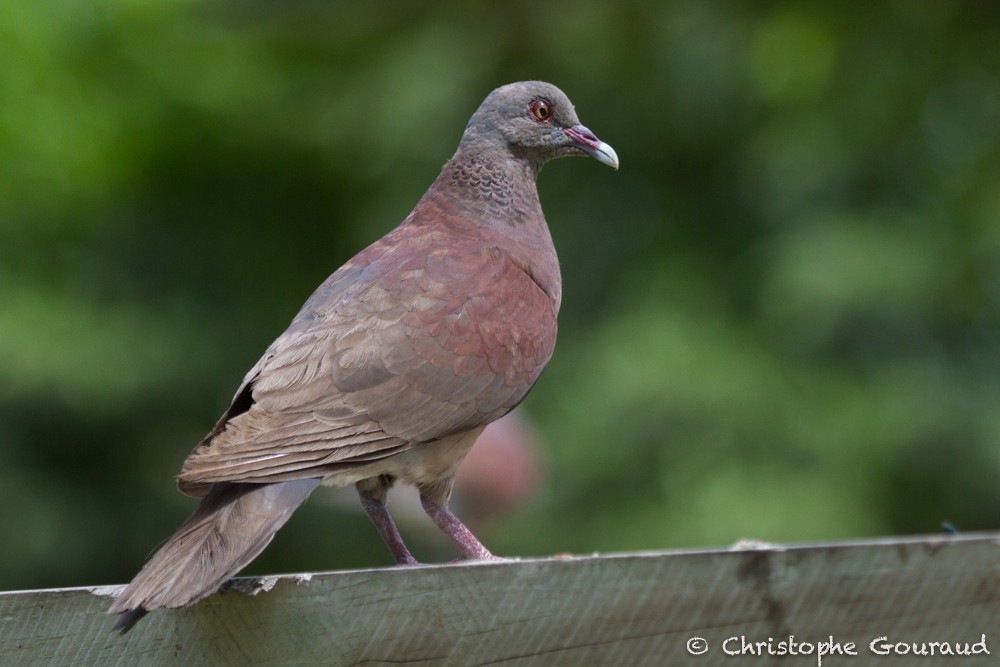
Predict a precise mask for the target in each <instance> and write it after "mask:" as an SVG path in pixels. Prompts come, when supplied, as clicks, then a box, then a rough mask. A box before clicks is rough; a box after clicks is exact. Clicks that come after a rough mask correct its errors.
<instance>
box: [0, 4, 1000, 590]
mask: <svg viewBox="0 0 1000 667" xmlns="http://www.w3.org/2000/svg"><path fill="white" fill-rule="evenodd" d="M526 78H541V79H546V80H550V81H552V82H554V83H556V84H557V85H559V86H560V87H562V88H563V89H564V90H565V91H567V93H568V94H569V95H570V97H571V98H572V99H573V100H574V102H575V103H576V106H577V110H578V111H579V114H580V116H581V118H582V119H583V121H584V123H586V124H587V125H588V126H590V127H591V129H593V130H594V131H595V132H596V133H597V134H598V136H600V137H601V138H602V139H604V140H606V141H608V142H609V143H611V144H612V145H613V146H614V147H615V148H616V149H617V151H618V153H619V155H620V156H621V159H622V169H621V171H620V172H619V173H617V174H615V173H613V172H611V171H610V170H608V169H606V168H604V167H601V166H599V165H597V164H596V163H593V162H587V161H584V160H572V161H569V160H567V161H561V162H558V163H556V164H553V165H550V166H549V167H548V168H547V169H546V170H545V172H544V173H543V174H542V176H541V180H540V190H541V194H542V200H543V205H544V206H545V208H546V212H547V216H548V219H549V222H550V225H551V227H552V230H553V235H554V237H555V239H556V243H557V246H558V248H559V250H560V254H561V258H562V264H563V272H564V282H565V285H566V294H565V299H564V310H563V314H562V317H561V332H560V342H559V346H558V349H557V353H556V356H555V359H554V360H553V362H552V364H551V366H550V368H549V370H548V371H547V373H546V374H545V376H543V379H542V381H541V382H540V384H539V386H538V387H537V389H536V391H535V392H534V393H533V394H532V396H531V397H530V398H529V399H528V401H527V402H526V404H525V407H526V409H527V411H528V412H529V413H530V415H531V416H532V418H533V419H534V420H535V421H536V423H537V424H538V425H539V428H540V429H541V431H542V434H543V437H544V440H545V442H546V443H547V446H546V457H547V460H548V462H549V466H550V480H549V485H548V487H547V490H546V491H545V492H544V493H543V494H542V496H541V497H540V498H538V499H537V501H536V502H535V503H534V504H533V505H532V506H531V507H530V508H528V509H526V510H524V511H523V512H522V513H520V514H518V515H516V516H512V517H509V519H508V520H507V521H506V522H504V523H503V524H502V525H499V526H496V527H495V528H494V530H493V531H492V534H490V535H487V536H485V538H486V541H487V542H488V543H489V544H490V545H491V546H492V547H493V548H494V549H495V550H496V551H497V552H498V553H502V554H521V555H543V554H548V553H552V552H555V551H582V552H589V551H593V550H623V549H645V548H664V547H681V546H683V547H699V546H708V545H724V544H728V543H731V542H733V541H734V540H736V539H739V538H741V537H754V538H760V539H765V540H778V541H786V540H818V539H835V538H848V537H857V536H870V535H877V534H894V533H910V532H933V531H937V530H939V526H940V522H941V521H942V520H945V519H947V520H950V521H951V522H953V523H954V524H955V525H957V526H958V527H959V528H960V529H963V530H974V529H987V528H997V527H1000V521H998V517H997V513H998V508H1000V484H998V480H1000V410H998V405H1000V345H998V334H1000V263H998V257H1000V224H998V222H1000V187H998V186H997V184H998V183H1000V149H998V146H1000V12H997V11H996V8H995V7H994V6H993V5H992V4H990V3H975V2H931V1H917V0H914V1H903V0H899V1H896V2H881V3H825V4H822V3H803V2H793V1H791V0H786V1H780V0H778V1H773V2H766V3H745V2H731V3H712V2H681V1H673V2H660V3H649V2H637V1H635V2H633V1H627V0H626V1H621V0H619V1H616V2H599V1H596V0H582V1H581V2H577V3H574V4H573V5H572V6H563V5H558V4H555V3H534V2H517V1H515V2H504V3H494V2H475V1H473V2H463V3H461V4H456V3H440V4H435V5H431V4H426V5H425V4H422V3H409V2H401V1H397V2H381V3H379V2H376V3H348V2H338V1H331V2H318V1H308V0H304V1H298V2H287V3H267V2H247V3H244V2H235V1H230V2H194V1H191V0H186V1H160V2H150V1H148V0H105V1H103V2H80V1H79V0H54V1H53V2H48V3H38V2H27V1H25V0H13V2H7V3H5V4H4V6H3V8H2V9H0V156H2V164H0V526H2V527H3V529H4V532H5V534H6V535H7V539H6V540H5V545H4V547H3V548H2V549H0V588H3V589H16V588H30V587H48V586H61V585H82V584H96V583H111V582H123V581H125V580H127V579H129V578H130V577H131V576H132V575H133V574H134V573H135V572H136V571H137V569H138V568H139V566H140V565H141V563H142V562H143V561H144V558H145V557H146V556H147V555H148V554H149V552H150V551H151V550H152V549H153V548H154V547H155V545H156V544H158V543H159V542H160V541H161V540H163V539H164V538H165V537H166V536H167V535H168V534H169V533H170V532H172V530H173V529H174V528H175V527H176V526H177V524H178V523H179V522H180V520H181V519H182V518H183V516H184V515H186V513H187V512H188V511H189V509H190V507H191V505H192V501H190V500H189V499H186V498H184V497H183V496H181V495H179V494H178V493H177V492H176V491H175V489H174V486H173V481H172V475H173V474H175V473H176V471H177V470H178V469H179V466H180V463H181V461H182V460H183V458H184V457H185V456H186V454H187V453H188V451H189V450H190V448H191V447H193V446H194V444H195V443H197V441H198V440H199V439H200V438H201V437H202V436H203V435H204V433H205V432H206V431H207V430H208V429H209V427H210V426H211V425H212V424H213V423H214V420H215V419H216V418H217V416H218V415H219V414H220V413H221V412H222V410H223V409H224V408H225V407H226V405H227V404H228V401H229V398H230V397H231V395H232V392H233V391H234V390H235V388H236V386H237V384H238V382H239V380H240V379H241V378H242V376H243V374H244V372H245V371H246V369H247V368H249V366H250V365H252V364H253V362H254V361H256V359H257V358H258V356H259V355H260V353H261V352H262V351H263V350H264V348H265V347H266V346H267V344H268V343H269V342H270V341H271V340H272V339H273V338H274V337H275V336H276V335H277V334H278V333H280V332H281V331H282V330H283V329H284V327H285V326H286V324H287V323H288V321H289V320H290V318H291V317H292V316H293V315H294V313H295V312H296V311H297V310H298V308H299V306H300V305H301V303H302V301H303V300H304V299H305V298H306V296H308V294H309V293H310V292H311V291H312V289H313V288H314V287H315V286H316V285H317V284H318V283H319V282H320V281H321V280H322V279H323V278H324V277H325V276H326V275H327V274H328V273H330V272H331V271H332V270H334V269H335V268H336V267H337V266H339V265H340V264H341V263H342V262H343V261H345V260H346V259H348V258H349V257H350V256H351V255H352V254H353V253H354V252H355V251H357V250H359V249H360V248H362V247H363V246H364V245H366V244H367V243H369V242H371V241H372V240H374V239H376V238H377V237H379V236H380V235H382V234H383V233H384V232H386V231H388V230H389V229H390V228H392V227H394V226H395V225H396V224H397V223H398V222H399V221H400V220H402V218H403V217H404V216H405V215H406V213H407V212H408V211H409V209H410V208H411V207H412V205H413V204H414V203H415V202H416V200H417V198H418V197H419V195H420V194H421V193H422V192H423V190H424V188H425V187H426V186H427V185H428V184H429V183H430V181H431V180H432V179H433V178H434V177H435V176H436V174H437V171H438V169H439V168H440V166H441V164H442V163H443V162H444V161H445V160H446V159H447V158H448V157H450V155H451V153H452V151H453V150H454V147H455V145H456V143H457V141H458V138H459V136H460V134H461V130H462V128H463V127H464V123H465V122H466V120H467V119H468V117H469V115H470V114H471V113H472V111H473V110H474V109H475V107H476V106H477V105H478V104H479V102H480V101H481V99H482V98H483V97H484V96H485V95H486V93H488V92H489V91H490V90H491V89H492V88H494V87H495V86H497V85H500V84H502V83H506V82H508V81H512V80H519V79H526ZM322 504H323V503H322V502H315V499H314V502H311V503H309V504H308V505H307V506H306V507H305V508H304V509H303V510H302V511H300V513H299V514H297V515H296V517H295V518H294V519H293V520H292V521H291V522H290V524H289V525H288V527H286V529H285V530H284V531H283V533H282V534H281V535H279V538H278V539H277V540H276V541H275V544H274V545H272V547H271V548H270V549H269V551H268V552H267V554H266V555H265V557H264V558H263V559H262V560H261V561H260V562H258V563H256V564H255V565H254V568H255V570H254V571H291V570H309V569H331V568H339V567H352V566H363V565H373V564H385V563H387V562H388V558H387V555H386V553H385V550H384V548H383V547H382V545H381V544H380V543H379V542H378V538H377V536H376V535H375V532H374V530H373V529H371V527H370V526H368V525H367V520H366V519H365V518H364V516H363V515H361V514H360V513H350V512H345V511H343V510H339V509H337V508H329V507H322V506H321V505H322ZM435 540H439V538H437V537H436V536H435V537H431V538H427V544H425V545H424V546H422V547H419V548H418V555H419V554H420V553H421V551H420V549H424V551H423V552H422V553H423V555H427V549H430V548H432V546H433V545H436V544H437V545H438V546H440V545H439V544H438V542H435ZM428 545H431V546H428ZM446 557H447V556H446Z"/></svg>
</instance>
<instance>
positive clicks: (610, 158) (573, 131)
mask: <svg viewBox="0 0 1000 667" xmlns="http://www.w3.org/2000/svg"><path fill="white" fill-rule="evenodd" d="M563 133H565V135H566V136H567V137H569V138H570V139H572V140H573V142H574V143H575V144H576V145H578V146H579V147H580V148H582V149H583V150H584V151H586V152H587V154H589V155H590V156H591V157H593V158H594V159H595V160H597V161H598V162H600V163H601V164H606V165H608V166H609V167H611V168H612V169H617V168H618V153H616V152H615V149H614V148H612V147H611V146H609V145H608V144H606V143H604V142H603V141H601V140H600V139H598V138H597V136H596V135H595V134H594V133H593V132H591V131H590V130H588V129H587V128H585V127H584V126H583V125H574V126H573V127H567V128H566V129H565V130H563Z"/></svg>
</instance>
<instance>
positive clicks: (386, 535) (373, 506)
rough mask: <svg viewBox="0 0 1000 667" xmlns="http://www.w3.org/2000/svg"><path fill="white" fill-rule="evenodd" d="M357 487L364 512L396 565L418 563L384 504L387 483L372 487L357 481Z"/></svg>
mask: <svg viewBox="0 0 1000 667" xmlns="http://www.w3.org/2000/svg"><path fill="white" fill-rule="evenodd" d="M365 481H366V482H367V481H368V480H365ZM357 489H358V496H360V498H361V506H362V507H363V508H365V512H367V513H368V517H369V518H370V519H371V520H372V523H374V524H375V529H376V530H378V534H379V535H381V536H382V540H383V541H384V542H385V544H386V546H387V547H389V551H391V552H392V557H393V559H395V561H396V565H419V564H420V563H419V561H417V559H416V558H414V557H413V554H411V553H410V550H409V549H407V548H406V544H404V543H403V536H402V535H400V534H399V529H398V528H396V522H395V521H393V520H392V516H390V515H389V510H388V508H387V507H386V506H385V492H386V491H387V490H388V484H386V485H380V486H379V487H377V488H374V489H373V488H372V485H369V484H365V483H364V482H359V483H358V484H357Z"/></svg>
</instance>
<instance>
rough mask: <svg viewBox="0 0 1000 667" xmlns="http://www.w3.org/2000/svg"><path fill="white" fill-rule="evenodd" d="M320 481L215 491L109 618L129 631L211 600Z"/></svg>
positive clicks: (124, 593)
mask: <svg viewBox="0 0 1000 667" xmlns="http://www.w3.org/2000/svg"><path fill="white" fill-rule="evenodd" d="M319 482H320V480H319V479H300V480H294V481H290V482H277V483H274V484H230V483H219V484H215V485H213V486H212V488H211V490H209V492H208V494H207V495H206V496H205V497H204V498H203V499H202V501H201V504H200V505H198V507H197V509H195V511H194V512H193V513H192V514H191V516H189V517H188V518H187V520H185V521H184V523H183V524H182V525H181V527H180V528H178V529H177V532H176V533H174V534H173V536H171V538H170V539H169V540H167V542H166V544H164V545H163V546H162V547H161V548H160V550H159V551H157V552H156V554H154V555H153V557H152V558H151V559H150V560H149V562H148V563H146V565H145V566H144V567H143V568H142V571H140V572H139V574H137V575H136V577H135V579H133V580H132V583H130V584H129V585H128V586H127V587H126V588H125V590H124V591H122V593H121V594H120V595H119V596H118V598H117V599H116V600H115V602H114V604H113V605H111V609H110V610H109V611H108V613H111V614H120V616H119V617H118V622H117V623H115V630H121V632H122V634H124V633H126V632H128V631H129V630H130V629H131V628H132V626H133V625H135V624H136V623H137V622H138V621H139V619H141V618H142V617H143V616H145V615H146V613H147V612H149V611H151V610H153V609H158V608H161V607H168V608H175V607H183V606H184V605H187V604H190V603H192V602H194V601H196V600H200V599H201V598H203V597H205V596H207V595H211V594H212V593H214V592H215V591H216V590H218V588H219V586H221V585H222V584H223V583H224V582H225V581H226V580H227V579H229V578H230V577H232V576H233V575H234V574H236V573H237V572H239V571H240V570H241V569H243V567H245V566H246V565H247V563H249V562H250V561H251V560H253V559H254V558H255V557H256V556H257V555H258V554H259V553H260V552H261V551H263V550H264V547H266V546H267V545H268V543H269V542H270V541H271V538H272V537H274V534H275V533H276V532H278V529H279V528H281V527H282V526H283V525H284V524H285V522H286V521H287V520H288V517H290V516H291V515H292V512H294V511H295V509H296V508H297V507H298V506H299V505H301V504H302V503H303V502H305V500H306V498H308V497H309V494H310V493H312V490H313V489H315V488H316V486H317V485H318V484H319Z"/></svg>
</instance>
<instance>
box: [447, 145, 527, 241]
mask: <svg viewBox="0 0 1000 667" xmlns="http://www.w3.org/2000/svg"><path fill="white" fill-rule="evenodd" d="M539 168H540V165H537V164H535V163H533V162H531V161H528V160H524V159H518V158H517V157H515V156H514V155H512V154H511V153H509V152H508V151H498V150H495V149H491V150H477V149H476V148H475V147H465V146H463V147H461V148H459V150H458V152H457V153H455V156H454V157H452V159H451V160H449V161H448V163H447V164H445V166H444V168H443V169H442V170H441V175H440V176H438V182H437V184H436V185H437V186H438V187H439V188H440V190H441V191H442V192H444V193H445V194H446V196H447V197H448V199H449V200H450V201H451V202H452V203H453V204H454V205H455V206H456V207H457V209H458V212H460V213H463V214H465V215H472V216H474V218H475V219H478V220H486V221H489V222H491V223H495V224H497V225H512V226H515V227H516V226H520V225H525V224H527V225H531V224H534V223H537V222H541V223H542V224H544V217H543V216H542V208H541V204H540V203H539V201H538V189H537V187H536V185H535V179H536V177H537V176H538V170H539Z"/></svg>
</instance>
